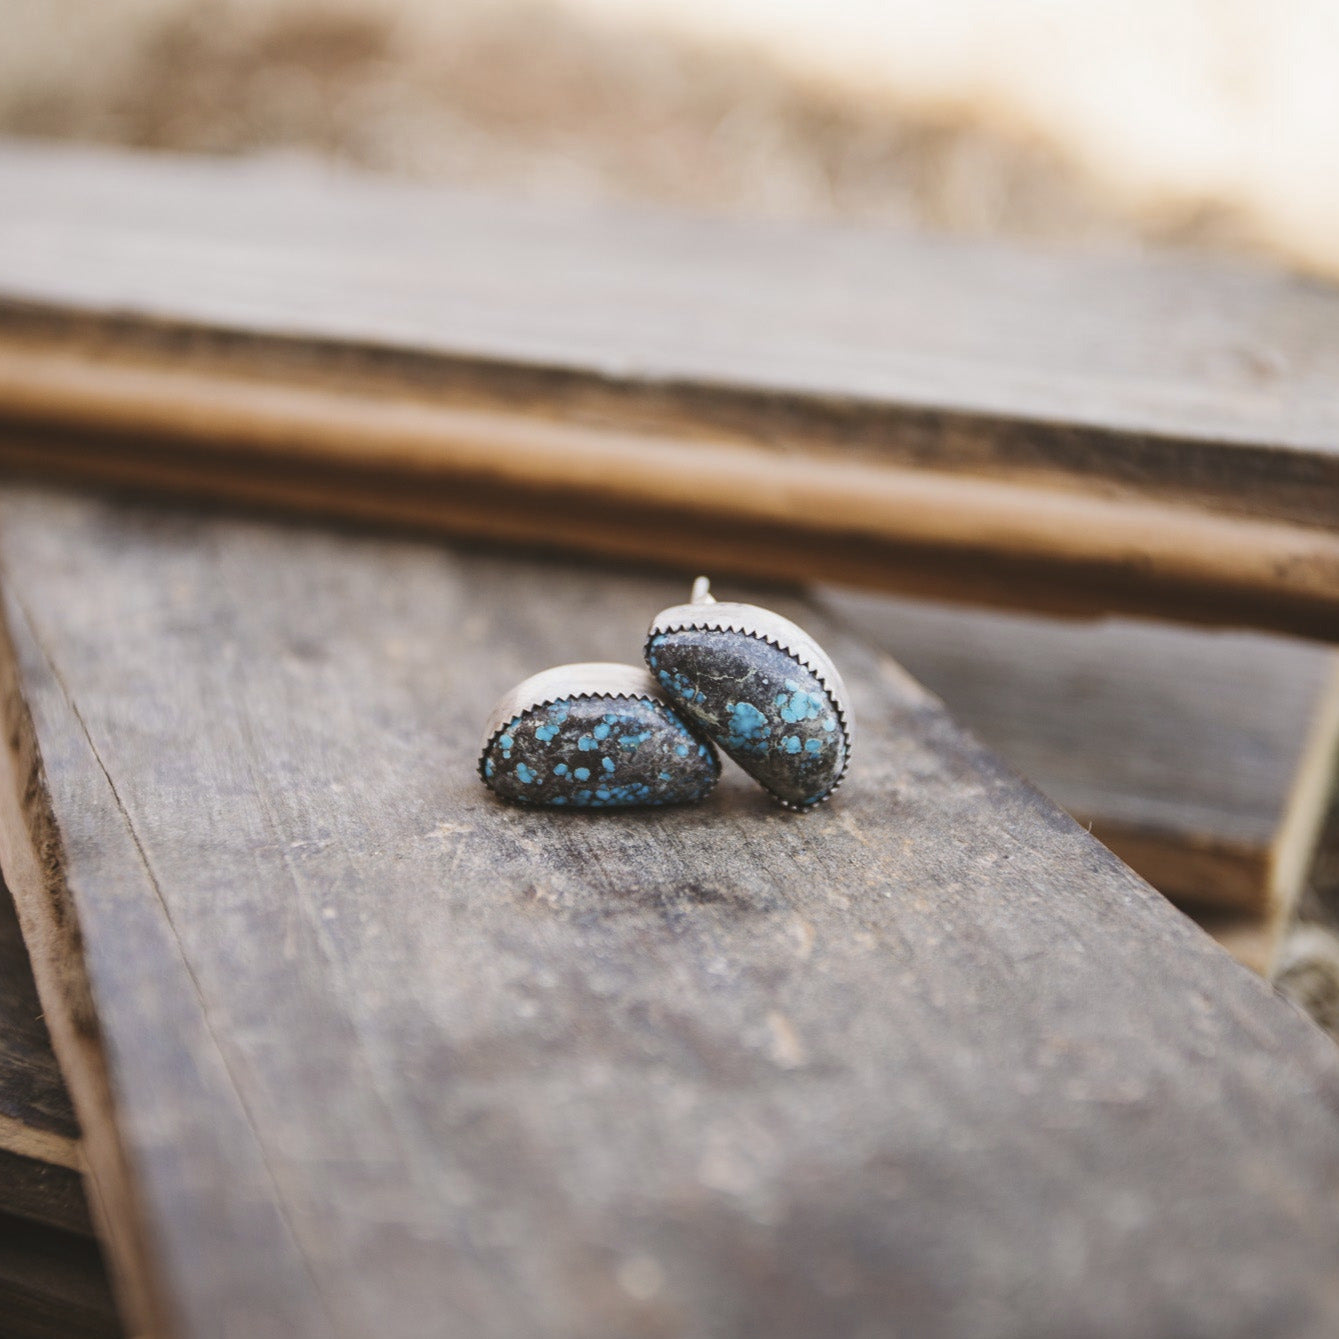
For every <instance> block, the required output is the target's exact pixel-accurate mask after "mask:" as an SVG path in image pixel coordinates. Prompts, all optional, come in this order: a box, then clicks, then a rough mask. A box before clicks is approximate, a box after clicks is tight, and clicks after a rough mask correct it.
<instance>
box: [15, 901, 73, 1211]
mask: <svg viewBox="0 0 1339 1339" xmlns="http://www.w3.org/2000/svg"><path fill="white" fill-rule="evenodd" d="M80 1166H81V1163H80V1156H79V1126H78V1124H77V1123H76V1121H75V1118H74V1111H73V1110H72V1109H71V1106H70V1099H69V1097H68V1095H67V1094H66V1091H65V1085H64V1084H63V1083H62V1081H61V1076H60V1071H59V1069H58V1068H57V1066H56V1057H55V1056H54V1055H53V1054H52V1051H51V1039H50V1037H49V1036H48V1035H47V1029H46V1024H45V1022H43V1019H42V1006H41V1005H40V1003H39V1002H38V999H37V988H36V986H34V984H33V977H32V972H31V970H30V969H29V966H28V955H27V952H26V951H25V949H24V947H23V937H22V935H21V934H20V933H19V923H18V920H17V918H16V917H15V914H14V905H13V902H12V901H11V900H10V896H9V893H8V891H7V890H6V889H5V888H3V887H0V1214H8V1215H11V1216H15V1217H19V1218H22V1219H24V1220H26V1221H32V1222H42V1223H47V1224H49V1225H50V1226H53V1227H58V1228H64V1229H66V1230H69V1231H74V1232H83V1233H85V1234H87V1233H88V1232H89V1231H90V1230H91V1229H90V1226H89V1221H88V1208H87V1206H86V1204H85V1201H84V1192H83V1186H82V1184H81V1178H80Z"/></svg>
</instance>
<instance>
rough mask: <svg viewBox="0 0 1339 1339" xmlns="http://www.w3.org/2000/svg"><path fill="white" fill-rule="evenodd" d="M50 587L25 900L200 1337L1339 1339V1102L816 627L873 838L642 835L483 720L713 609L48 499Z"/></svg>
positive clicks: (128, 1238)
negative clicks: (539, 800)
mask: <svg viewBox="0 0 1339 1339" xmlns="http://www.w3.org/2000/svg"><path fill="white" fill-rule="evenodd" d="M0 568H2V569H3V580H4V609H5V617H6V621H7V624H8V629H9V633H10V638H11V641H10V646H9V649H8V651H7V652H6V655H5V656H4V658H3V667H4V671H5V675H6V686H5V690H4V696H3V701H4V703H5V710H6V712H7V721H8V728H7V732H6V738H7V739H8V741H9V747H8V748H7V749H5V750H4V751H3V754H0V758H2V760H3V764H4V768H5V769H6V771H7V776H6V778H5V779H4V781H3V784H2V785H0V802H2V803H0V808H2V809H3V822H2V823H0V838H2V840H0V863H3V867H4V870H5V873H6V876H7V878H8V879H9V881H10V883H11V885H12V887H13V888H14V891H15V894H16V896H17V897H18V898H19V899H20V901H21V902H22V903H23V905H24V907H25V925H26V926H27V927H29V930H30V932H29V935H28V938H29V941H30V944H31V946H32V948H33V954H34V964H35V969H36V972H37V976H38V983H39V986H40V988H41V991H42V995H43V1000H44V1003H45V1006H46V1009H47V1012H48V1015H49V1016H50V1017H51V1019H52V1024H53V1037H54V1040H55V1043H56V1046H57V1049H58V1051H59V1052H60V1054H61V1056H62V1064H63V1068H64V1069H65V1071H66V1073H67V1075H68V1076H69V1078H70V1081H71V1086H72V1089H73V1093H74V1097H75V1102H76V1106H77V1108H78V1110H79V1114H80V1119H81V1122H82V1124H83V1126H84V1129H85V1134H86V1144H87V1150H88V1158H89V1162H90V1166H91V1168H92V1171H93V1175H94V1176H95V1178H96V1179H97V1181H98V1184H99V1188H100V1191H101V1197H102V1200H103V1203H104V1204H105V1205H106V1206H107V1209H108V1215H109V1218H110V1219H111V1220H112V1221H113V1222H114V1223H115V1225H116V1227H117V1235H116V1237H115V1238H114V1249H115V1252H116V1258H117V1260H118V1262H119V1265H120V1267H121V1269H122V1271H123V1272H124V1274H125V1276H126V1278H127V1279H128V1280H129V1281H130V1283H131V1285H132V1286H131V1288H130V1295H132V1296H133V1297H134V1298H135V1299H136V1300H137V1303H138V1304H139V1305H140V1307H141V1308H142V1310H141V1312H140V1315H141V1317H142V1318H145V1319H146V1320H147V1322H148V1328H150V1329H151V1331H152V1332H153V1333H155V1334H162V1335H164V1336H192V1339H194V1336H213V1335H222V1334H225V1333H245V1334H247V1335H248V1336H254V1339H266V1337H267V1336H270V1335H284V1336H286V1339H290V1337H291V1336H299V1335H306V1334H312V1335H322V1336H325V1335H328V1334H330V1333H346V1334H350V1335H352V1334H366V1333H376V1334H378V1335H383V1336H387V1337H388V1339H396V1337H397V1336H401V1335H406V1336H407V1335H415V1336H417V1335H421V1334H424V1333H436V1332H442V1331H444V1330H451V1331H453V1332H454V1331H459V1332H462V1333H470V1334H472V1335H478V1336H485V1335H506V1336H508V1339H517V1337H518V1336H524V1335H540V1334H543V1335H545V1336H556V1335H572V1336H576V1335H582V1336H600V1335H611V1336H612V1335H615V1334H617V1335H621V1336H629V1335H648V1336H650V1335H661V1334H665V1333H671V1332H675V1333H686V1332H703V1331H706V1330H708V1329H710V1328H712V1327H715V1326H720V1325H726V1326H728V1327H729V1328H730V1329H731V1330H732V1331H737V1332H753V1331H757V1332H759V1333H761V1332H766V1333H769V1334H772V1335H776V1336H778V1337H779V1339H786V1336H792V1335H794V1336H799V1335H804V1336H806V1337H807V1336H812V1335H814V1334H830V1333H859V1332H862V1331H863V1332H867V1333H874V1332H876V1331H877V1330H878V1328H879V1327H882V1328H883V1329H884V1330H889V1328H890V1327H894V1328H896V1329H898V1330H899V1331H905V1332H908V1333H916V1334H918V1335H926V1336H935V1335H945V1336H956V1335H966V1334H970V1333H977V1332H979V1331H980V1329H981V1327H982V1325H983V1324H986V1323H988V1324H989V1326H990V1328H992V1329H994V1330H996V1331H999V1332H1008V1333H1019V1334H1022V1333H1028V1334H1034V1333H1039V1332H1054V1333H1089V1332H1097V1331H1103V1332H1116V1331H1120V1332H1133V1331H1138V1332H1139V1333H1142V1334H1148V1335H1165V1336H1173V1335H1178V1336H1179V1335H1183V1334H1186V1333H1196V1332H1208V1331H1210V1330H1212V1331H1213V1332H1214V1333H1216V1334H1219V1335H1223V1336H1227V1337H1228V1339H1231V1336H1245V1335H1256V1334H1258V1333H1260V1332H1261V1330H1262V1329H1266V1328H1268V1329H1272V1330H1273V1331H1275V1332H1280V1331H1282V1332H1288V1333H1293V1334H1297V1335H1301V1334H1305V1333H1321V1332H1326V1331H1327V1330H1329V1329H1332V1328H1333V1327H1334V1326H1335V1324H1336V1323H1339V1288H1336V1285H1335V1277H1334V1270H1333V1261H1334V1259H1335V1258H1336V1254H1339V1193H1337V1192H1339V1151H1337V1150H1339V1055H1336V1054H1335V1052H1334V1051H1333V1048H1332V1047H1331V1046H1330V1044H1329V1043H1328V1041H1327V1040H1326V1039H1325V1038H1324V1037H1322V1036H1321V1035H1320V1034H1319V1033H1318V1032H1317V1031H1316V1030H1315V1029H1314V1028H1312V1027H1311V1025H1310V1024H1308V1023H1307V1022H1306V1021H1305V1020H1304V1019H1302V1018H1301V1017H1300V1016H1299V1015H1298V1014H1297V1013H1296V1012H1295V1011H1294V1010H1292V1009H1291V1008H1290V1007H1289V1006H1288V1005H1286V1004H1285V1003H1284V1002H1282V1001H1281V1000H1279V999H1278V998H1277V997H1276V996H1275V995H1274V994H1273V993H1272V992H1271V991H1270V990H1269V989H1268V987H1267V986H1266V985H1265V984H1264V983H1263V982H1261V981H1260V980H1258V979H1257V978H1256V977H1254V976H1252V975H1251V974H1250V973H1248V972H1246V971H1244V970H1243V969H1242V968H1240V967H1239V966H1237V965H1236V964H1235V963H1233V962H1232V961H1231V959H1230V958H1229V957H1228V956H1227V955H1226V954H1225V953H1223V952H1222V950H1221V949H1219V948H1218V947H1217V946H1215V945H1214V944H1212V943H1211V942H1210V941H1209V939H1208V938H1207V937H1206V936H1205V935H1203V933H1202V932H1201V931H1200V930H1198V929H1197V928H1196V927H1195V926H1194V925H1193V924H1192V923H1191V922H1190V921H1188V920H1187V919H1185V918H1184V917H1183V916H1182V915H1181V914H1180V913H1178V912H1177V911H1175V910H1174V909H1173V908H1172V907H1171V906H1170V905H1169V904H1168V903H1167V902H1166V901H1165V900H1164V899H1163V898H1161V897H1160V896H1158V895H1157V894H1156V893H1154V892H1153V891H1152V890H1151V889H1150V888H1149V887H1148V886H1147V885H1146V884H1144V883H1143V882H1142V881H1141V880H1139V879H1138V878H1137V877H1136V876H1135V875H1133V874H1132V873H1131V872H1130V871H1129V870H1128V869H1127V868H1126V867H1124V866H1123V865H1121V864H1120V863H1119V862H1118V861H1117V860H1116V859H1115V858H1114V857H1113V856H1112V855H1111V854H1110V853H1109V852H1107V851H1106V850H1105V849H1104V848H1103V847H1101V846H1100V845H1099V844H1098V843H1096V842H1095V841H1094V840H1093V839H1092V838H1091V837H1089V836H1088V835H1087V834H1086V833H1084V832H1083V830H1082V829H1081V828H1079V827H1078V826H1077V825H1076V824H1075V823H1073V821H1072V820H1070V819H1069V818H1067V817H1066V816H1064V815H1063V814H1062V813H1060V812H1059V811H1058V810H1057V809H1055V808H1054V807H1053V806H1052V805H1051V804H1050V802H1049V801H1047V800H1045V799H1043V798H1042V797H1041V796H1040V795H1039V794H1038V793H1037V792H1036V791H1034V790H1033V789H1032V788H1031V787H1029V786H1027V785H1025V784H1024V783H1023V782H1021V781H1020V780H1018V779H1017V778H1016V777H1015V776H1014V775H1013V774H1012V773H1011V772H1009V771H1008V770H1007V769H1006V768H1004V767H1002V766H1001V765H1000V764H999V763H997V762H996V760H995V759H994V758H993V756H992V755H990V754H989V753H987V752H985V751H984V750H983V749H982V748H981V747H980V746H979V745H978V744H976V743H975V742H974V741H973V740H972V739H971V738H970V737H969V736H967V735H965V734H964V733H963V732H962V731H961V730H959V729H958V728H957V727H956V726H954V724H953V723H952V721H951V720H950V719H949V718H948V716H947V715H946V714H945V712H944V710H943V708H942V707H941V706H940V705H939V704H938V703H937V702H936V701H935V700H934V699H933V698H931V697H930V696H928V695H927V694H926V693H924V692H923V691H922V690H921V689H919V688H918V687H917V686H916V685H915V684H914V683H913V682H912V681H911V680H910V679H909V678H907V676H906V675H905V674H904V673H903V672H902V671H901V670H900V669H898V668H897V667H896V666H895V665H894V664H893V663H892V662H891V661H889V660H888V659H887V658H886V657H884V656H882V655H880V654H878V653H876V652H873V651H871V650H870V649H869V648H868V647H867V646H866V645H865V644H864V643H862V642H861V641H860V640H859V639H857V638H853V637H850V636H848V635H845V634H843V633H842V632H841V631H840V629H839V628H837V627H836V626H835V625H833V624H832V623H831V622H830V621H829V620H828V619H826V618H825V617H824V616H823V615H822V614H821V613H820V612H819V611H818V610H817V609H815V608H813V607H812V606H804V605H798V604H796V603H794V602H791V601H787V600H779V601H778V600H777V599H776V597H767V598H768V599H769V601H773V602H779V603H780V605H781V607H782V608H784V609H786V610H788V611H789V612H790V613H792V614H794V615H795V616H797V617H798V618H800V620H801V621H802V622H804V623H805V624H808V625H810V626H811V627H812V629H813V631H814V632H816V633H817V634H818V635H819V636H820V637H821V639H822V640H823V641H824V643H825V644H826V645H827V647H828V649H829V650H830V651H831V652H832V653H833V654H834V656H835V657H836V659H837V661H838V663H839V664H840V665H841V667H842V670H843V671H844V673H845V674H846V675H847V677H848V683H849V686H850V688H851V692H852V695H853V698H854V702H855V707H856V712H857V715H858V717H859V723H860V731H861V734H860V743H859V750H860V751H859V754H858V756H857V758H856V761H855V765H854V768H853V771H852V774H851V776H850V778H849V781H848V783H847V785H846V786H845V787H844V788H843V790H842V792H841V793H840V795H839V796H838V797H837V798H836V800H835V801H834V802H833V804H831V805H830V806H827V807H825V808H823V809H822V810H820V811H818V812H816V813H813V814H809V815H801V816H796V815H791V814H787V813H785V812H784V811H781V810H779V809H777V808H776V807H775V806H772V805H771V804H770V803H769V802H768V801H766V800H765V798H764V797H763V796H762V795H761V794H760V792H758V791H757V789H756V787H753V786H752V785H751V783H749V782H747V780H746V779H744V778H743V777H742V776H741V775H740V774H738V773H737V772H735V773H732V774H731V775H729V776H728V777H726V778H725V779H724V780H723V782H722V785H721V787H720V789H719V791H718V792H717V794H716V796H715V797H713V799H712V800H711V801H710V802H709V803H708V804H706V805H704V806H701V807H698V808H691V809H686V810H682V811H676V812H663V813H657V812H646V813H624V814H606V815H602V816H597V817H593V818H592V817H590V816H580V815H567V816H556V815H554V814H552V813H543V812H534V811H529V812H527V811H523V810H518V809H514V808H509V807H506V806H504V805H502V804H501V803H499V802H497V801H496V800H495V799H494V798H493V797H492V796H491V795H490V794H489V793H488V792H487V791H485V790H484V788H483V787H481V786H480V785H479V783H478V780H477V778H476V776H475V774H474V769H473V762H474V750H475V748H476V745H477V740H476V732H477V730H478V728H479V723H480V721H481V720H482V719H483V718H484V716H485V714H486V712H487V710H488V708H489V706H490V705H491V702H492V700H493V698H494V697H495V696H496V695H497V694H498V693H499V692H500V691H501V690H502V689H505V688H506V687H509V686H510V685H511V684H512V683H513V682H515V681H516V680H517V679H518V678H520V677H521V676H522V675H524V674H526V673H529V672H531V671H533V670H536V669H539V668H542V667H543V666H545V665H548V664H552V663H554V662H555V661H559V660H564V659H571V658H573V657H575V656H583V657H585V656H588V657H595V658H630V657H635V656H636V654H637V652H638V648H639V646H640V642H641V637H642V633H643V630H644V627H645V624H646V622H647V620H648V619H649V617H650V615H651V614H652V613H654V612H655V610H656V609H657V608H658V607H659V606H660V605H662V604H663V603H665V602H667V601H669V600H670V599H673V598H676V597H679V596H681V593H682V588H681V586H680V584H679V583H678V582H677V581H675V582H669V581H665V580H661V579H650V578H648V577H645V576H642V575H637V574H635V573H613V572H610V571H608V570H597V569H594V568H573V567H568V566H564V565H559V564H554V563H545V564H537V563H534V562H532V561H529V560H526V559H523V558H518V557H502V556H487V555H481V554H474V555H468V554H464V553H460V552H456V551H452V550H450V549H445V548H440V547H436V546H434V545H430V544H423V543H411V542H388V541H378V540H375V539H372V538H367V537H361V538H360V537H357V536H351V535H339V534H330V533H325V532H322V531H319V530H316V529H300V528H299V529H294V528H291V527H270V526H268V525H265V524H262V523H259V522H252V521H244V520H236V519H227V518H222V517H209V516H205V515H200V514H192V513H177V512H172V511H156V510H154V509H151V508H145V507H136V506H122V505H117V504H112V503H110V502H99V501H94V500H86V499H80V498H76V497H62V496H59V495H55V494H48V493H44V492H27V491H18V490H10V491H7V492H6V493H5V494H4V496H3V498H0ZM722 593H732V594H742V593H743V592H740V591H727V590H723V591H722ZM1210 1224H1211V1225H1212V1230H1208V1227H1207V1225H1210ZM983 1317H984V1318H988V1322H987V1321H986V1320H983V1319H982V1318H983Z"/></svg>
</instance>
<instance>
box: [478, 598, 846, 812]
mask: <svg viewBox="0 0 1339 1339" xmlns="http://www.w3.org/2000/svg"><path fill="white" fill-rule="evenodd" d="M644 655H645V657H646V668H645V669H640V668H637V667H636V666H633V665H616V664H585V665H560V666H558V667H557V668H556V669H551V670H545V671H544V672H543V673H542V674H536V675H534V676H533V677H532V678H529V679H527V680H526V681H525V682H524V683H522V684H519V685H518V686H517V687H516V688H514V689H512V691H511V692H510V693H508V694H507V695H506V696H505V697H504V698H503V699H502V701H501V702H499V703H498V704H497V706H496V707H495V708H494V709H493V713H492V715H491V716H490V717H489V720H488V725H487V727H486V728H485V731H484V743H483V751H482V752H481V754H480V756H479V776H480V777H481V779H482V780H483V782H484V784H485V785H486V786H488V787H489V789H490V790H492V791H494V792H496V793H497V794H498V795H500V796H502V797H503V798H504V799H507V800H514V801H516V802H518V803H521V804H531V805H547V806H554V807H558V808H563V807H568V808H578V809H611V808H618V807H622V806H632V805H660V804H691V803H694V802H696V801H698V800H701V799H703V798H705V797H706V796H707V795H708V794H709V793H710V791H711V789H712V787H713V786H715V784H716V781H717V778H718V777H719V776H720V773H721V764H720V760H719V759H718V758H717V756H716V748H717V747H719V748H720V749H721V750H722V752H724V753H726V754H728V755H729V756H730V757H731V758H733V759H734V760H735V762H737V763H738V764H739V765H740V766H741V767H742V768H743V769H744V770H745V771H746V772H747V773H748V774H749V775H750V776H751V777H753V779H754V780H755V781H757V782H758V784H759V785H761V786H762V787H763V788H764V789H765V790H767V791H768V792H769V793H770V794H771V795H772V796H773V797H774V798H775V799H776V800H777V801H778V802H779V803H781V804H782V805H784V806H785V807H786V808H788V809H808V808H811V807H812V806H813V805H816V804H820V803H822V801H824V800H826V799H827V798H828V796H829V795H831V794H832V792H833V791H834V790H836V789H837V787H838V786H839V785H840V784H841V781H842V778H843V777H844V776H845V774H846V768H847V764H848V763H849V761H850V757H851V737H852V720H851V709H850V705H849V703H848V700H847V696H846V689H845V686H844V685H843V684H842V680H841V675H840V674H838V673H837V669H836V667H835V666H834V665H833V663H832V661H831V660H830V659H829V657H828V655H827V653H826V652H825V651H824V650H823V649H822V647H820V646H819V645H818V643H817V642H815V641H814V639H813V638H812V637H810V636H809V634H808V633H806V632H805V631H804V630H803V629H802V628H799V627H797V626H796V625H795V624H794V623H792V622H791V621H790V620H789V619H787V618H782V617H781V615H780V614H776V613H773V612H772V611H771V610H770V609H763V608H762V607H761V606H759V605H754V604H734V603H720V604H718V603H717V602H716V601H715V600H714V599H713V598H712V595H711V590H710V585H709V583H708V581H707V579H706V578H705V577H699V578H698V579H697V581H696V582H695V583H694V585H693V595H692V600H691V602H690V603H688V604H676V605H672V606H671V607H670V608H668V609H663V610H661V612H660V613H659V614H657V615H656V616H655V618H654V619H652V621H651V627H650V629H649V631H648V632H647V635H646V646H645V650H644Z"/></svg>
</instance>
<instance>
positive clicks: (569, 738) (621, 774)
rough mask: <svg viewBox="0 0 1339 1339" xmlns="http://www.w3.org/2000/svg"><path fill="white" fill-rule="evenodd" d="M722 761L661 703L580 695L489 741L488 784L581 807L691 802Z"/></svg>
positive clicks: (525, 798) (482, 766)
mask: <svg viewBox="0 0 1339 1339" xmlns="http://www.w3.org/2000/svg"><path fill="white" fill-rule="evenodd" d="M720 770H721V766H720V763H719V761H718V760H717V758H716V755H715V753H714V752H713V751H712V749H711V746H710V745H709V744H705V743H703V742H702V741H701V740H699V739H698V738H696V737H695V736H694V735H693V734H692V732H691V731H690V730H689V729H688V727H687V726H686V725H685V724H684V723H683V721H681V720H680V719H679V717H678V716H676V715H675V714H674V712H673V711H671V710H670V708H669V707H667V706H666V705H665V704H664V703H662V702H652V701H649V700H648V699H646V698H636V697H577V698H569V699H567V700H564V701H560V702H554V703H551V704H549V705H548V706H543V707H534V708H532V709H531V710H530V711H527V712H525V713H524V714H522V715H520V716H517V717H515V718H514V719H513V720H512V721H511V722H510V723H509V724H508V725H507V727H506V728H505V729H504V730H502V731H500V732H499V733H498V734H497V735H495V736H494V737H493V739H492V740H491V741H490V743H489V745H488V747H487V749H485V751H484V755H483V758H482V759H481V760H480V763H479V772H480V775H481V776H482V777H483V780H484V784H485V785H487V786H488V787H489V788H490V789H491V790H493V791H496V792H497V794H499V795H501V796H502V797H503V798H504V799H508V800H516V801H518V802H520V803H522V804H542V805H551V806H555V807H559V808H561V807H564V806H566V807H570V808H574V809H615V808H620V807H627V806H631V805H645V804H691V803H692V802H693V801H695V800H700V799H702V798H703V797H704V796H705V795H707V794H708V792H709V791H710V790H711V788H712V787H713V786H714V785H715V784H716V778H717V777H718V776H719V775H720Z"/></svg>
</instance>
